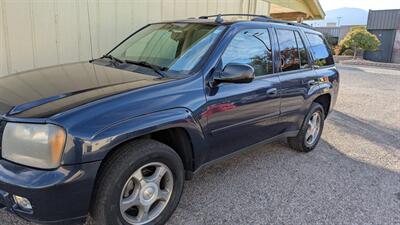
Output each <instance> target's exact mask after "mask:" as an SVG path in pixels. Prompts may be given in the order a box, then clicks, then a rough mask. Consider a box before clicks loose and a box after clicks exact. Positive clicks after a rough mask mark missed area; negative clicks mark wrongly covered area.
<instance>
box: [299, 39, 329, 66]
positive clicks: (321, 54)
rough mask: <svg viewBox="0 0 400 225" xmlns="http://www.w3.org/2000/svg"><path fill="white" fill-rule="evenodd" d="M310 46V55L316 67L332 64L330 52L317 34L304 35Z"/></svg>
mask: <svg viewBox="0 0 400 225" xmlns="http://www.w3.org/2000/svg"><path fill="white" fill-rule="evenodd" d="M306 35H307V38H308V40H309V41H310V44H311V53H312V55H313V57H314V60H315V64H316V65H318V66H327V65H332V64H334V61H333V57H332V54H331V50H330V49H329V47H328V44H327V43H326V41H325V40H324V39H323V38H322V37H321V36H320V35H318V34H310V33H306Z"/></svg>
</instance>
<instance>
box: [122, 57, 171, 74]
mask: <svg viewBox="0 0 400 225" xmlns="http://www.w3.org/2000/svg"><path fill="white" fill-rule="evenodd" d="M125 62H126V63H129V64H135V65H138V66H143V67H146V68H150V69H151V70H153V71H154V72H156V73H157V74H158V75H160V76H161V77H166V75H165V73H163V71H164V70H167V69H168V68H166V67H162V66H157V65H153V64H151V63H148V62H146V61H133V60H129V59H127V60H125Z"/></svg>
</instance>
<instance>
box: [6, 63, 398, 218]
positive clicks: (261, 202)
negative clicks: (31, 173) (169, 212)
mask: <svg viewBox="0 0 400 225" xmlns="http://www.w3.org/2000/svg"><path fill="white" fill-rule="evenodd" d="M339 69H340V71H341V89H340V96H339V100H338V103H337V105H336V108H335V111H334V112H333V113H332V114H331V115H330V117H329V119H328V120H327V123H326V126H325V129H324V132H323V136H322V140H321V142H320V143H319V145H318V147H317V148H316V149H315V150H314V151H313V152H311V153H307V154H302V153H297V152H294V151H292V150H291V149H289V148H288V147H287V145H286V144H285V143H274V144H269V145H264V146H262V147H260V148H257V149H254V150H252V151H249V152H246V153H243V154H240V155H238V156H236V157H234V158H231V159H229V160H226V161H224V162H222V163H219V164H216V165H214V166H212V167H209V168H207V169H204V170H202V171H200V172H199V173H198V174H197V175H196V176H195V178H194V179H193V180H192V181H189V182H186V186H185V191H184V194H183V197H182V200H181V203H180V205H179V207H178V209H177V210H176V212H175V214H174V215H173V216H172V218H171V220H170V221H169V223H168V224H169V225H173V224H190V225H203V224H204V225H210V224H211V225H214V224H400V72H399V71H395V70H386V69H379V68H371V67H370V68H369V67H356V66H351V67H350V66H346V67H344V66H342V67H339ZM17 224H18V225H32V224H30V223H27V222H22V221H21V220H19V219H17V218H16V217H14V216H11V215H9V214H7V213H5V212H0V225H17Z"/></svg>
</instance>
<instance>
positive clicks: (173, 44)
mask: <svg viewBox="0 0 400 225" xmlns="http://www.w3.org/2000/svg"><path fill="white" fill-rule="evenodd" d="M223 29H224V27H222V26H215V25H211V24H193V23H164V24H153V25H149V26H147V27H146V28H144V29H142V30H141V31H139V32H137V33H136V34H134V35H133V36H131V37H130V38H128V39H127V40H125V41H124V42H123V43H122V44H120V45H119V46H118V47H117V48H115V49H114V50H113V51H111V52H110V55H111V56H113V57H115V58H117V59H120V60H122V61H127V62H129V61H131V62H145V63H147V64H151V65H154V66H157V67H158V68H163V70H164V71H165V72H170V73H175V74H176V73H178V74H183V75H186V74H188V73H189V72H190V71H191V70H192V69H193V68H194V67H195V66H196V65H197V63H198V62H199V61H200V60H201V58H202V57H203V56H204V54H205V53H206V52H207V51H208V49H209V48H210V46H211V45H212V44H213V43H214V41H215V39H216V38H217V37H218V36H219V34H220V33H221V32H222V31H223Z"/></svg>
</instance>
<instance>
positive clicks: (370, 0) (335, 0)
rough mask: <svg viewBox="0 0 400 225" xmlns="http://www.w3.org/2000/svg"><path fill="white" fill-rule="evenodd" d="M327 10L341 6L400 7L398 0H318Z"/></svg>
mask: <svg viewBox="0 0 400 225" xmlns="http://www.w3.org/2000/svg"><path fill="white" fill-rule="evenodd" d="M319 2H320V3H321V5H322V8H323V9H324V10H325V11H327V10H331V9H337V8H342V7H351V8H361V9H365V10H369V9H375V10H376V9H400V0H319Z"/></svg>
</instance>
